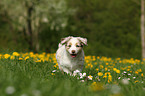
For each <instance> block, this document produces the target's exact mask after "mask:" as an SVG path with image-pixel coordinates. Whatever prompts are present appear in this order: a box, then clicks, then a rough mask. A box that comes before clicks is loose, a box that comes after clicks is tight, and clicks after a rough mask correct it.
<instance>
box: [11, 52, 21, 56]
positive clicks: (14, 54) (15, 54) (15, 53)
mask: <svg viewBox="0 0 145 96" xmlns="http://www.w3.org/2000/svg"><path fill="white" fill-rule="evenodd" d="M12 55H13V56H20V54H19V53H18V52H13V54H12Z"/></svg>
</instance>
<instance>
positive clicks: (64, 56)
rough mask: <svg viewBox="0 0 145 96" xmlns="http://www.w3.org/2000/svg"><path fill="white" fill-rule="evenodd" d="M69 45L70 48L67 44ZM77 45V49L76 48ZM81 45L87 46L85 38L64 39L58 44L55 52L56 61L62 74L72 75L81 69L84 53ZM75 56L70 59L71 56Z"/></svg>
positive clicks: (70, 37)
mask: <svg viewBox="0 0 145 96" xmlns="http://www.w3.org/2000/svg"><path fill="white" fill-rule="evenodd" d="M70 43H71V47H70V46H69V47H68V44H70ZM76 44H78V46H79V47H76ZM81 44H85V45H86V44H87V39H86V38H81V37H72V36H69V37H66V38H63V40H62V41H61V43H59V48H58V50H57V52H56V59H57V62H58V65H59V69H60V70H61V71H62V72H66V73H69V74H72V73H73V72H74V71H76V70H79V71H80V72H81V71H82V69H83V64H84V51H83V49H82V47H80V46H81ZM72 51H74V52H73V53H74V54H77V55H76V57H72V56H71V54H73V53H72Z"/></svg>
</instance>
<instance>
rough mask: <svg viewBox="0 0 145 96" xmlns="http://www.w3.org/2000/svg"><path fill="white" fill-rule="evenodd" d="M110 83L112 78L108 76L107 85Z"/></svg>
mask: <svg viewBox="0 0 145 96" xmlns="http://www.w3.org/2000/svg"><path fill="white" fill-rule="evenodd" d="M111 81H112V76H111V75H109V76H108V83H110V82H111Z"/></svg>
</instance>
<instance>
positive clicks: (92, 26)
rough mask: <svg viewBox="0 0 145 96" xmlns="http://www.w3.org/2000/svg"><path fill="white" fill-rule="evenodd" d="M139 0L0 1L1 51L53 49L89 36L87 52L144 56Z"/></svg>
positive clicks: (106, 54) (121, 55)
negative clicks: (68, 40)
mask: <svg viewBox="0 0 145 96" xmlns="http://www.w3.org/2000/svg"><path fill="white" fill-rule="evenodd" d="M140 7H141V5H140V0H0V52H3V51H6V50H10V51H18V52H27V51H34V52H42V51H45V52H49V53H51V52H52V53H54V52H56V50H57V47H58V43H59V42H60V39H61V38H63V37H67V36H79V37H85V38H87V39H88V46H86V47H85V48H84V50H85V54H86V55H96V56H108V57H122V58H131V57H133V58H141V35H140V14H141V11H140Z"/></svg>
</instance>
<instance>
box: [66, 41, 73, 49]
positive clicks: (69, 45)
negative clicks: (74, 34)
mask: <svg viewBox="0 0 145 96" xmlns="http://www.w3.org/2000/svg"><path fill="white" fill-rule="evenodd" d="M71 46H72V43H71V42H70V43H68V44H67V45H66V49H67V50H68V49H69V48H70V47H71Z"/></svg>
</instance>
